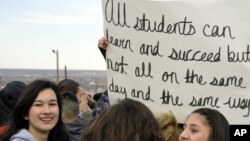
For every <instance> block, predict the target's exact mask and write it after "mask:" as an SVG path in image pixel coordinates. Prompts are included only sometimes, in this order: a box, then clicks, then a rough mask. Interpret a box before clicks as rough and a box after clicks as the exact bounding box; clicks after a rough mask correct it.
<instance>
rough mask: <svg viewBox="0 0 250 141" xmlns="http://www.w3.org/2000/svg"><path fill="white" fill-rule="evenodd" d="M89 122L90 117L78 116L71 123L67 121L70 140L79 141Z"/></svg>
mask: <svg viewBox="0 0 250 141" xmlns="http://www.w3.org/2000/svg"><path fill="white" fill-rule="evenodd" d="M89 122H90V120H89V119H85V118H77V119H76V120H74V121H73V122H71V123H66V124H65V126H66V129H67V130H68V133H69V136H70V141H79V140H80V137H81V134H82V132H83V130H84V129H85V128H87V126H88V125H89Z"/></svg>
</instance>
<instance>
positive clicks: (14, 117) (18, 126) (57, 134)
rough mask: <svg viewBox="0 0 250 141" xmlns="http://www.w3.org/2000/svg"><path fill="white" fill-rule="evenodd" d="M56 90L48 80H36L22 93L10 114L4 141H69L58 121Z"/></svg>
mask: <svg viewBox="0 0 250 141" xmlns="http://www.w3.org/2000/svg"><path fill="white" fill-rule="evenodd" d="M61 113H62V103H61V98H60V93H59V89H58V87H57V86H56V84H55V83H53V82H51V81H47V80H35V81H33V82H31V83H30V84H29V85H28V86H27V88H26V89H25V90H24V91H23V94H22V97H20V99H19V101H18V103H17V104H16V106H15V108H14V109H13V111H12V114H11V121H10V128H9V129H8V131H7V132H6V133H5V135H4V137H3V140H10V141H56V140H60V141H69V136H68V134H67V132H66V130H65V127H64V125H63V122H62V119H61Z"/></svg>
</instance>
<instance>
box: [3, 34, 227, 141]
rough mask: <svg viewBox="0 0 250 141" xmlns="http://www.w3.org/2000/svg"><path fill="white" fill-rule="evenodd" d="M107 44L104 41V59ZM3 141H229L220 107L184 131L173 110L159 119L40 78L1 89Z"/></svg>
mask: <svg viewBox="0 0 250 141" xmlns="http://www.w3.org/2000/svg"><path fill="white" fill-rule="evenodd" d="M107 45H108V41H107V39H106V38H105V37H103V38H101V39H100V40H99V44H98V46H99V49H100V50H101V52H102V53H103V56H104V57H105V58H106V53H105V50H106V47H107ZM0 141H229V123H228V121H227V119H226V118H225V117H224V116H223V115H222V114H221V113H220V112H219V111H217V110H215V109H210V108H198V109H196V110H194V111H193V112H192V113H190V114H189V115H188V116H187V117H186V120H185V122H184V123H183V128H180V127H179V126H178V121H177V120H176V118H175V116H174V115H173V113H171V112H169V111H166V113H164V114H162V115H159V116H158V117H155V115H154V114H153V113H152V111H151V110H150V109H149V108H148V107H147V106H145V105H144V104H143V103H141V102H139V101H136V100H133V99H129V98H125V99H122V100H121V101H119V102H118V103H116V104H113V105H110V102H109V97H108V92H107V91H104V92H102V93H100V94H98V95H96V97H92V96H90V95H89V94H88V93H87V90H86V89H85V88H84V87H83V86H81V85H80V84H79V83H77V82H76V81H74V80H71V79H65V80H62V81H60V82H59V83H58V84H56V83H55V82H52V81H50V80H46V79H38V80H34V81H33V82H31V83H29V84H27V85H26V84H24V83H22V82H19V81H14V82H10V83H9V84H7V85H6V86H5V87H4V88H3V89H2V90H1V92H0Z"/></svg>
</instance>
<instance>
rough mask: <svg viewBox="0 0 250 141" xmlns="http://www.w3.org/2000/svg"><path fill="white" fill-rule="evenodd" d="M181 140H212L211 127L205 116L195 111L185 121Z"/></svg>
mask: <svg viewBox="0 0 250 141" xmlns="http://www.w3.org/2000/svg"><path fill="white" fill-rule="evenodd" d="M183 128H184V129H183V132H182V133H181V135H180V136H179V141H210V134H211V127H210V126H209V125H208V123H207V120H206V118H205V117H204V116H202V115H200V114H198V113H193V114H191V115H189V116H188V118H187V119H186V121H185V123H184V127H183Z"/></svg>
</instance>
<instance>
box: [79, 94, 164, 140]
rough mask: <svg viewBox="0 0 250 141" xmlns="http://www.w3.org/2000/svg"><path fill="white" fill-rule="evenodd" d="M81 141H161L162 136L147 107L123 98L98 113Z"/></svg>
mask: <svg viewBox="0 0 250 141" xmlns="http://www.w3.org/2000/svg"><path fill="white" fill-rule="evenodd" d="M81 141H163V137H162V136H161V133H160V127H159V124H158V122H157V120H156V119H155V117H154V115H153V113H152V112H151V111H150V110H149V108H148V107H146V106H145V105H144V104H142V103H141V102H138V101H135V100H132V99H124V100H122V101H120V102H119V103H117V104H115V105H112V106H111V107H109V108H108V109H106V110H105V111H103V112H102V113H101V114H100V115H98V116H97V118H96V119H95V120H94V121H93V122H92V123H91V125H90V126H89V127H88V128H87V129H86V130H85V131H84V134H83V136H82V139H81Z"/></svg>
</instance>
